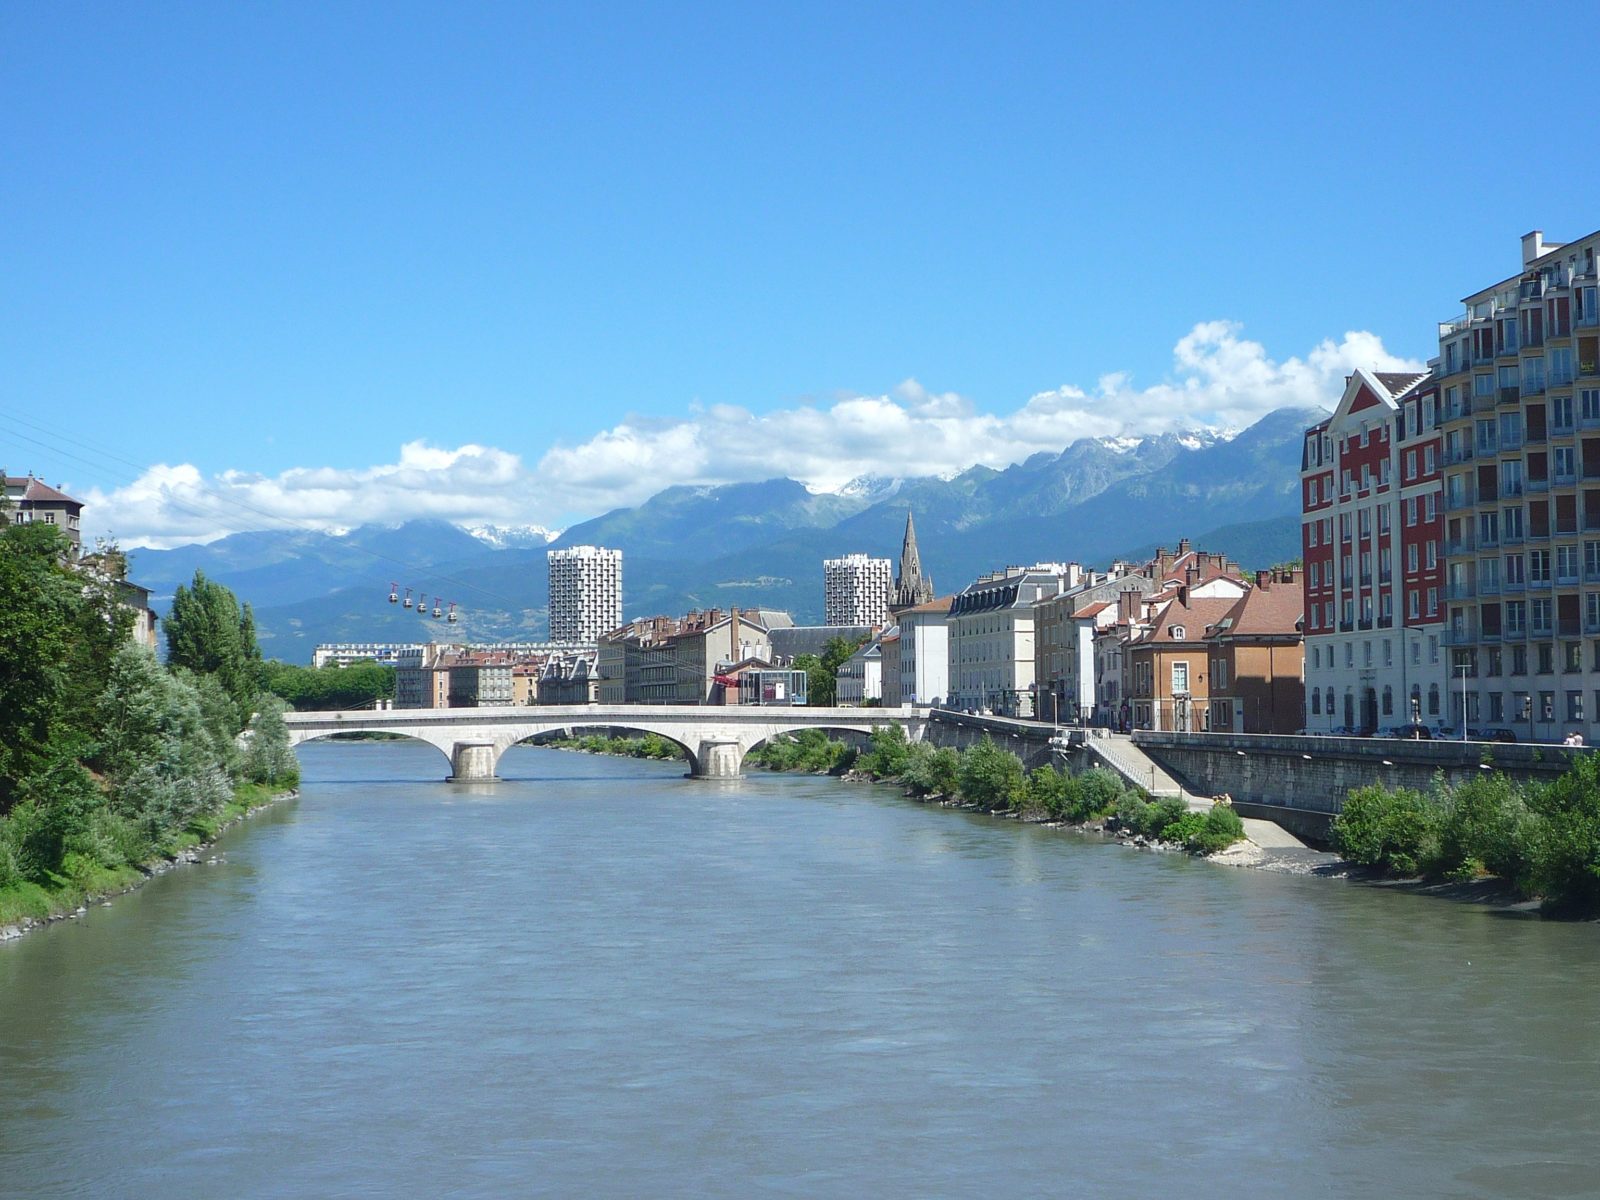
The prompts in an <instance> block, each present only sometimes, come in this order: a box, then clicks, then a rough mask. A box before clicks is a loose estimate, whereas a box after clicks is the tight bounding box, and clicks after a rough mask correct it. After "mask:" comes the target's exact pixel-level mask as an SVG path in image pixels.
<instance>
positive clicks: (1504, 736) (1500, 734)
mask: <svg viewBox="0 0 1600 1200" xmlns="http://www.w3.org/2000/svg"><path fill="white" fill-rule="evenodd" d="M1467 736H1468V737H1469V738H1471V739H1472V740H1473V741H1475V742H1515V741H1516V740H1517V735H1516V733H1515V732H1514V731H1513V730H1510V729H1469V730H1467Z"/></svg>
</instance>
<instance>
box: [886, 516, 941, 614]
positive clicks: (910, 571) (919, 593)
mask: <svg viewBox="0 0 1600 1200" xmlns="http://www.w3.org/2000/svg"><path fill="white" fill-rule="evenodd" d="M932 599H933V580H932V579H929V578H928V577H927V576H926V575H924V574H923V573H922V557H921V556H920V555H919V554H918V553H917V527H916V525H914V524H913V523H912V520H911V510H910V509H907V510H906V536H905V540H904V541H903V542H901V544H900V572H899V574H898V575H897V576H896V578H895V583H894V603H893V604H892V605H891V606H890V607H891V608H911V607H912V606H914V605H917V604H926V603H928V601H930V600H932Z"/></svg>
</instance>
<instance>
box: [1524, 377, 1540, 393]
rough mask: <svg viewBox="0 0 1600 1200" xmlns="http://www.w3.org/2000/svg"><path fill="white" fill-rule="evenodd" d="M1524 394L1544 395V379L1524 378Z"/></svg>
mask: <svg viewBox="0 0 1600 1200" xmlns="http://www.w3.org/2000/svg"><path fill="white" fill-rule="evenodd" d="M1522 394H1523V395H1524V396H1542V395H1544V380H1542V379H1524V380H1523V381H1522Z"/></svg>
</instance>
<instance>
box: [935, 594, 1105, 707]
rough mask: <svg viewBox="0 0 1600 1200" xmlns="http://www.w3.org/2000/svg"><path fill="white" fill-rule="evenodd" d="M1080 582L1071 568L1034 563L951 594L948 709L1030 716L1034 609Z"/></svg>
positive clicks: (947, 624)
mask: <svg viewBox="0 0 1600 1200" xmlns="http://www.w3.org/2000/svg"><path fill="white" fill-rule="evenodd" d="M1082 579H1083V568H1082V567H1080V566H1079V565H1078V564H1077V563H1035V564H1034V565H1033V566H1031V567H1006V568H1005V569H1004V570H1001V571H994V572H991V573H990V574H987V575H980V576H979V577H978V578H977V579H975V580H974V581H973V582H972V583H970V584H968V585H967V586H966V587H965V588H964V589H962V591H960V592H959V593H957V595H956V598H955V599H954V600H952V601H951V602H950V612H949V615H948V617H947V618H946V628H947V630H948V634H947V637H948V644H949V649H950V668H949V683H950V697H949V700H950V704H951V706H952V707H955V708H971V709H987V710H989V711H990V712H995V713H999V714H1001V715H1002V716H1008V717H1031V716H1033V715H1034V713H1035V711H1036V707H1035V703H1034V702H1035V700H1036V696H1035V690H1036V689H1035V683H1034V621H1035V613H1036V611H1037V607H1038V605H1039V603H1040V601H1042V600H1047V599H1049V598H1050V597H1052V596H1059V595H1060V594H1061V593H1062V592H1065V591H1067V590H1068V589H1069V588H1074V587H1077V586H1078V584H1079V583H1080V582H1082Z"/></svg>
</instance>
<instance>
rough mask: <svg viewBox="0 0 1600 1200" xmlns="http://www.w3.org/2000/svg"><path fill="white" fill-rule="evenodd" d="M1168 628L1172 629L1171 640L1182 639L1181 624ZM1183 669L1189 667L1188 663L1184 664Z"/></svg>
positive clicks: (1182, 630) (1177, 640) (1178, 640)
mask: <svg viewBox="0 0 1600 1200" xmlns="http://www.w3.org/2000/svg"><path fill="white" fill-rule="evenodd" d="M1170 628H1171V630H1172V640H1173V641H1175V642H1181V641H1183V634H1184V629H1183V626H1182V625H1173V626H1171V627H1170ZM1183 669H1184V670H1185V671H1187V670H1188V669H1189V667H1188V664H1185V665H1184V668H1183ZM1174 678H1176V676H1174Z"/></svg>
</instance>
